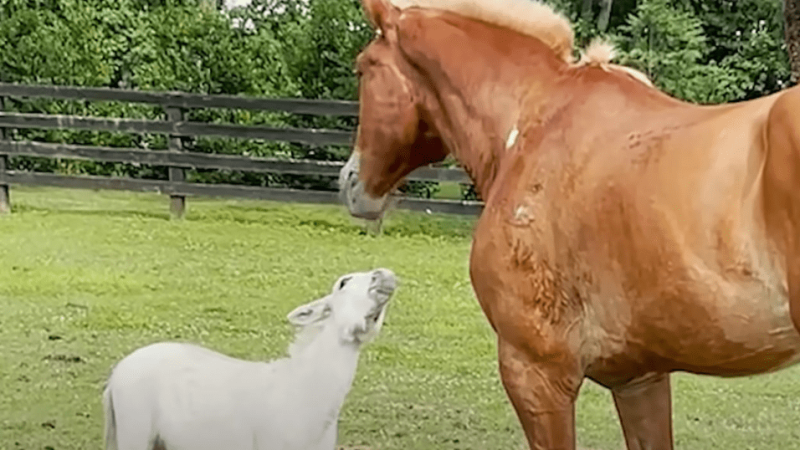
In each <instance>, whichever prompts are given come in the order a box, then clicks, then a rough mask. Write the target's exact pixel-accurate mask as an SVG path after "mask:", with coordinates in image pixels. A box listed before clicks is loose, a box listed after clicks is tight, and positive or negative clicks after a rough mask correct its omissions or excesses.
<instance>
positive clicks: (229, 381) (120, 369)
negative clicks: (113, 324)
mask: <svg viewBox="0 0 800 450" xmlns="http://www.w3.org/2000/svg"><path fill="white" fill-rule="evenodd" d="M285 363H286V362H285V361H284V360H278V361H274V362H273V363H272V364H266V363H261V362H251V361H244V360H239V359H236V358H232V357H229V356H226V355H223V354H221V353H217V352H214V351H212V350H209V349H207V348H203V347H200V346H197V345H192V344H184V343H176V342H163V343H157V344H152V345H148V346H146V347H142V348H140V349H137V350H136V351H134V352H133V353H131V354H130V355H128V356H127V357H125V358H124V359H122V360H121V361H120V362H119V363H118V364H117V365H116V367H115V368H114V370H113V371H112V374H111V376H110V377H109V380H108V383H107V385H106V387H105V390H104V392H103V400H104V403H105V408H106V449H107V450H111V449H118V450H151V449H153V448H156V449H158V448H159V447H164V448H166V449H167V450H181V449H184V448H185V449H187V450H188V449H194V450H200V449H223V448H224V449H230V450H239V449H242V450H245V449H246V450H252V449H256V448H269V447H271V446H272V445H275V448H290V447H289V446H288V445H281V444H280V442H276V441H275V440H279V439H280V435H281V433H279V432H276V431H277V430H275V429H276V428H277V429H279V428H281V427H282V426H283V425H282V424H281V423H280V422H281V419H280V417H279V414H278V408H272V409H269V408H266V411H269V412H273V413H274V414H273V415H274V416H275V417H264V412H265V406H266V405H267V404H268V403H270V402H271V403H273V404H276V405H277V404H280V403H281V400H280V397H281V396H282V395H286V393H285V392H279V390H278V389H274V388H273V386H274V385H275V383H274V375H275V372H276V371H279V369H280V367H281V366H282V365H284V364H285ZM121 418H124V420H119V419H121ZM256 429H257V430H258V433H254V432H253V430H256ZM259 439H261V440H267V439H268V440H270V441H271V442H270V444H271V445H268V446H265V445H263V443H262V445H259V443H258V442H257V441H258V440H259Z"/></svg>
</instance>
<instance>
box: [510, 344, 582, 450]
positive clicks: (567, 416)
mask: <svg viewBox="0 0 800 450" xmlns="http://www.w3.org/2000/svg"><path fill="white" fill-rule="evenodd" d="M498 353H499V358H500V376H501V378H502V380H503V386H504V387H505V389H506V393H507V394H508V396H509V398H510V400H511V403H512V405H514V409H515V410H516V412H517V416H518V417H519V420H520V422H521V424H522V428H523V430H524V431H525V436H526V437H527V439H528V444H529V445H530V448H531V449H532V450H545V449H546V450H575V399H576V398H577V396H578V391H579V390H580V385H581V383H582V381H583V374H581V373H579V371H578V370H577V363H576V362H575V359H573V358H572V357H571V355H569V356H568V355H563V357H558V358H550V357H548V358H536V357H535V356H534V355H535V352H534V351H532V350H531V349H525V350H523V349H520V348H518V347H516V346H514V345H512V344H510V343H508V342H503V341H502V339H501V340H500V342H499V345H498Z"/></svg>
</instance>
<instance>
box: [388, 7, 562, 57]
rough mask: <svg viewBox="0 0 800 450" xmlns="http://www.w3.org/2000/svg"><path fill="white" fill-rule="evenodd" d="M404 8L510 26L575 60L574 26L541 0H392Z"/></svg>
mask: <svg viewBox="0 0 800 450" xmlns="http://www.w3.org/2000/svg"><path fill="white" fill-rule="evenodd" d="M390 1H391V3H392V4H393V5H394V6H396V7H398V8H400V9H405V8H411V7H419V8H428V9H439V10H444V11H450V12H452V13H455V14H458V15H461V16H464V17H467V18H470V19H474V20H481V21H484V22H488V23H491V24H494V25H497V26H499V27H504V28H508V29H510V30H514V31H516V32H518V33H521V34H525V35H528V36H531V37H535V38H537V39H539V40H540V41H542V42H544V43H545V44H546V45H548V46H549V47H550V48H552V49H553V51H555V52H556V54H558V56H559V57H560V58H561V59H563V60H564V61H566V62H568V63H571V62H572V61H573V55H572V51H573V41H574V39H575V37H574V34H573V32H572V25H571V24H570V22H569V20H567V18H565V17H564V16H562V15H561V14H559V13H557V12H556V11H555V10H554V9H553V8H551V7H550V6H548V5H545V4H544V3H541V2H540V1H538V0H390Z"/></svg>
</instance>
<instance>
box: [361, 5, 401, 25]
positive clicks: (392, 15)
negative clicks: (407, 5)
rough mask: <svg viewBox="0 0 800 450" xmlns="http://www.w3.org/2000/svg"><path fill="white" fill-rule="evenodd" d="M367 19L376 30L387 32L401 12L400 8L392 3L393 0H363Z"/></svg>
mask: <svg viewBox="0 0 800 450" xmlns="http://www.w3.org/2000/svg"><path fill="white" fill-rule="evenodd" d="M361 1H362V3H363V4H364V12H366V14H367V19H368V20H369V21H370V23H372V26H373V27H375V30H376V31H380V32H386V29H387V28H388V27H389V26H391V25H393V24H394V22H395V21H396V20H397V16H398V15H399V14H400V9H398V8H397V7H396V6H394V5H393V4H392V3H391V0H361Z"/></svg>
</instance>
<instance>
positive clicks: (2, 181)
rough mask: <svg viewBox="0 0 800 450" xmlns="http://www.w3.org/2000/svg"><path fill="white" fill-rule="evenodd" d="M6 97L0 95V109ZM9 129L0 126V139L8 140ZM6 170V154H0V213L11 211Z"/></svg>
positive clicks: (3, 109)
mask: <svg viewBox="0 0 800 450" xmlns="http://www.w3.org/2000/svg"><path fill="white" fill-rule="evenodd" d="M5 109H6V99H5V97H2V96H0V111H5ZM10 140H11V131H10V130H8V129H6V128H0V141H10ZM6 170H8V155H4V154H0V214H9V213H10V212H11V195H10V193H9V189H8V180H7V179H6Z"/></svg>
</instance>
